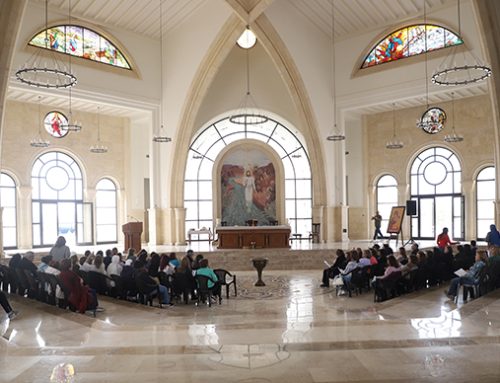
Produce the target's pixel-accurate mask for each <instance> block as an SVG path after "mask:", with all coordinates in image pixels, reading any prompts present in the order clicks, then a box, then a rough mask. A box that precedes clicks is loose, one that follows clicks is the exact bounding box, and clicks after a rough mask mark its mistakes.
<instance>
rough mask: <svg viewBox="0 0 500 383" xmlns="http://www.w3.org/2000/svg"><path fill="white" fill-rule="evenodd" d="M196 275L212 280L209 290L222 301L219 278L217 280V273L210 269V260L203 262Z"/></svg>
mask: <svg viewBox="0 0 500 383" xmlns="http://www.w3.org/2000/svg"><path fill="white" fill-rule="evenodd" d="M196 275H203V276H205V277H209V278H211V279H212V280H209V281H208V288H209V289H211V290H212V293H213V295H216V296H218V297H219V301H222V296H221V293H220V289H221V285H220V283H219V278H217V275H216V274H215V272H214V271H213V270H212V269H211V268H210V267H208V259H202V260H201V262H200V267H199V268H198V269H197V270H196ZM212 281H213V282H212Z"/></svg>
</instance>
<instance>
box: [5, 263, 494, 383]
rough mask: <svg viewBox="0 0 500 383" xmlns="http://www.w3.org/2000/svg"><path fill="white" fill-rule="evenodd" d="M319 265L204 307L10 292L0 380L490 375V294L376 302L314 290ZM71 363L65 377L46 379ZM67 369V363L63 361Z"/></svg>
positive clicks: (243, 276)
mask: <svg viewBox="0 0 500 383" xmlns="http://www.w3.org/2000/svg"><path fill="white" fill-rule="evenodd" d="M319 274H320V271H300V272H297V271H294V272H278V271H272V272H268V273H266V272H265V271H264V281H265V282H266V284H267V286H266V287H254V286H253V282H254V281H255V279H256V278H255V273H254V272H240V273H238V288H239V291H238V297H237V298H234V296H231V297H230V299H224V300H223V302H222V304H221V305H213V306H212V307H208V306H204V305H203V306H200V307H195V306H194V305H184V304H177V305H175V306H174V307H172V308H168V309H160V308H158V307H147V306H141V305H137V304H134V303H129V302H122V301H117V300H113V299H110V298H102V299H101V301H100V304H101V306H103V307H104V308H105V311H104V312H102V313H98V314H97V318H93V317H92V316H90V315H80V314H75V313H71V312H69V311H63V310H60V309H58V308H55V307H52V306H48V305H46V304H43V303H39V302H35V301H31V300H28V299H26V298H21V297H18V296H9V298H10V300H11V303H12V305H13V306H14V307H15V309H17V310H19V311H20V313H21V314H20V316H19V317H18V318H16V319H15V320H13V321H11V322H10V323H9V321H8V320H7V319H6V317H5V316H4V317H2V318H1V325H0V332H1V334H2V335H3V337H1V338H0V382H49V381H54V382H69V381H72V382H121V383H122V382H141V383H146V382H204V383H208V382H217V383H225V382H246V383H260V382H287V383H292V382H305V383H306V382H318V383H319V382H453V383H456V382H499V381H500V363H499V362H500V290H499V291H496V292H493V293H490V294H488V295H486V296H484V297H482V298H479V299H476V300H472V301H469V302H468V303H465V304H463V303H462V302H461V299H460V300H459V303H458V305H456V304H455V303H453V302H451V301H448V300H447V299H446V297H445V296H444V294H443V289H444V286H441V287H436V288H432V289H429V290H425V291H419V292H416V293H412V294H409V295H405V296H403V297H399V298H395V299H392V300H389V301H386V302H382V303H373V295H372V294H371V293H365V294H362V295H360V296H353V297H352V298H348V297H345V296H336V294H335V291H334V289H333V288H330V289H322V288H320V287H318V286H319ZM61 363H66V364H71V365H72V366H73V368H74V372H75V375H74V377H73V379H72V380H65V379H64V377H63V374H61V375H60V376H59V377H56V376H52V378H53V379H52V380H51V374H52V372H53V369H54V367H56V366H57V365H59V364H61ZM67 371H69V369H67Z"/></svg>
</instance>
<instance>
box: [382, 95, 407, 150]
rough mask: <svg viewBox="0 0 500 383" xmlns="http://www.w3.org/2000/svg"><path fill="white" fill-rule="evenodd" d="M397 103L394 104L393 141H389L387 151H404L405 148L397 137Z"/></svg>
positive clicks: (386, 145)
mask: <svg viewBox="0 0 500 383" xmlns="http://www.w3.org/2000/svg"><path fill="white" fill-rule="evenodd" d="M395 109H396V103H392V140H390V141H387V143H386V144H385V147H386V149H402V148H404V146H405V145H404V143H403V141H401V140H398V139H397V137H396V114H395Z"/></svg>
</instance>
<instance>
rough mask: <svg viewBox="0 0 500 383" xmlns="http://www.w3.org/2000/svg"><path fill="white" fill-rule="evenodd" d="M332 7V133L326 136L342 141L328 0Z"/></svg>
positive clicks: (343, 138) (330, 139)
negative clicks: (338, 117) (338, 120)
mask: <svg viewBox="0 0 500 383" xmlns="http://www.w3.org/2000/svg"><path fill="white" fill-rule="evenodd" d="M330 3H331V8H332V113H333V119H332V120H333V129H332V134H330V135H329V136H327V137H326V139H327V140H328V141H344V140H345V135H344V134H342V132H341V131H340V130H339V129H338V128H337V81H336V79H335V7H334V3H333V0H331V1H330Z"/></svg>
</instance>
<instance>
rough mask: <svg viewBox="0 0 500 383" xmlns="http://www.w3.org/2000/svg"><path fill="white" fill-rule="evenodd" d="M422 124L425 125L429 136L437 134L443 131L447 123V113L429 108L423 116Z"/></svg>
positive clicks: (424, 127)
mask: <svg viewBox="0 0 500 383" xmlns="http://www.w3.org/2000/svg"><path fill="white" fill-rule="evenodd" d="M421 120H422V122H423V123H424V126H423V128H422V129H423V130H424V132H426V133H429V134H435V133H438V132H440V131H441V130H443V128H444V124H445V122H446V113H445V111H444V110H443V109H441V108H436V107H433V108H429V109H427V110H426V111H425V113H424V114H423V115H422V119H421Z"/></svg>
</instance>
